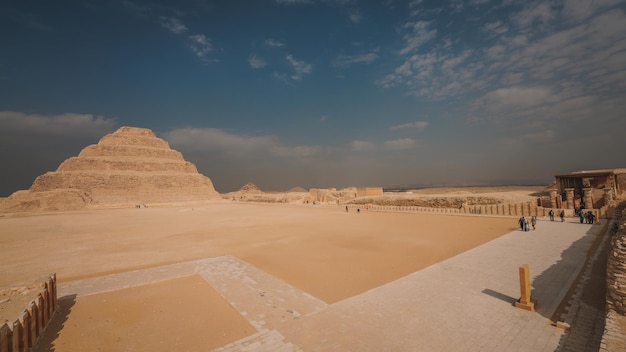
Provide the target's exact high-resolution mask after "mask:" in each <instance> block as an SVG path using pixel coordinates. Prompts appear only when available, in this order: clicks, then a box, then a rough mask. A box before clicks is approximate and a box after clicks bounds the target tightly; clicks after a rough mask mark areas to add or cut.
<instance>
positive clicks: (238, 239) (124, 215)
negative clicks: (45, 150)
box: [0, 202, 516, 351]
mask: <svg viewBox="0 0 626 352" xmlns="http://www.w3.org/2000/svg"><path fill="white" fill-rule="evenodd" d="M515 228H516V220H515V219H512V218H488V217H468V216H442V215H428V214H403V213H378V212H367V211H362V212H361V213H360V214H357V213H354V212H350V213H346V212H345V210H344V208H343V207H335V206H322V207H315V206H311V205H309V206H304V205H277V204H250V203H240V202H221V203H215V204H210V205H206V206H201V207H193V208H192V207H159V208H156V207H155V208H152V207H151V208H142V209H134V208H133V209H109V210H89V211H80V212H67V213H48V214H5V215H4V216H2V217H0V234H1V235H0V258H2V260H1V262H0V265H1V267H2V273H3V275H2V276H1V277H0V287H10V286H15V285H18V284H20V283H27V282H30V281H31V280H35V279H37V278H38V277H41V276H43V275H46V274H47V273H51V272H56V273H57V276H58V280H59V281H60V282H64V281H71V280H76V279H80V278H88V277H95V276H100V275H106V274H111V273H117V272H125V271H130V270H135V269H141V268H149V267H154V266H160V265H164V264H169V263H177V262H183V261H189V260H195V259H202V258H209V257H215V256H221V255H232V256H235V257H237V258H239V259H241V260H244V261H246V262H248V263H249V264H251V265H253V266H255V267H257V268H259V269H261V270H263V271H265V272H267V273H269V274H271V275H274V276H276V277H278V278H280V279H282V280H284V281H286V282H288V283H290V284H291V285H293V286H295V287H297V288H299V289H300V290H302V291H305V292H307V293H309V294H311V295H313V296H314V297H316V298H318V299H321V300H323V301H325V302H327V303H333V302H337V301H340V300H343V299H345V298H348V297H351V296H353V295H356V294H359V293H362V292H365V291H367V290H369V289H371V288H374V287H377V286H380V285H382V284H385V283H387V282H390V281H392V280H395V279H397V278H400V277H402V276H405V275H407V274H409V273H412V272H414V271H417V270H419V269H421V268H424V267H426V266H429V265H431V264H433V263H436V262H439V261H441V260H443V259H446V258H449V257H451V256H454V255H456V254H458V253H461V252H463V251H466V250H468V249H470V248H473V247H475V246H477V245H479V244H481V243H485V242H487V241H490V240H492V239H494V238H496V237H498V236H500V235H502V234H505V233H508V232H510V231H511V230H514V229H515ZM194 285H198V283H197V282H194V281H193V280H187V281H185V280H182V281H181V282H179V283H177V284H176V285H175V287H176V290H177V292H180V293H181V295H183V294H188V293H189V292H192V291H195V290H196V288H194V287H195V286H194ZM170 287H171V286H170ZM145 289H146V290H149V289H151V290H155V288H145ZM208 289H209V290H210V286H209V288H208ZM163 290H165V291H164V292H166V291H167V290H168V289H167V288H166V287H163ZM139 291H141V290H139ZM156 291H158V289H157V290H156ZM146 292H148V291H146ZM170 294H173V295H175V294H176V293H171V292H170ZM99 295H100V294H98V295H96V296H99ZM134 295H141V293H136V294H134ZM164 295H166V294H165V293H164ZM132 297H133V295H131V294H128V293H119V295H118V296H116V297H98V298H97V299H98V300H107V301H114V302H118V303H116V304H119V305H124V304H126V305H127V307H131V306H132V307H136V309H139V308H138V307H140V306H141V305H139V306H138V305H129V304H128V303H123V301H124V300H131V301H132V300H133V298H132ZM136 300H137V298H135V299H134V301H136ZM215 301H216V300H213V301H211V300H207V302H206V307H207V309H208V310H210V311H213V314H211V316H212V318H213V319H217V321H220V320H222V319H224V320H228V319H231V318H232V319H234V320H233V321H234V324H235V327H233V328H232V329H231V330H232V331H233V333H232V334H231V335H229V338H233V336H240V335H241V334H244V335H245V334H246V333H249V328H250V327H249V324H248V323H247V322H246V321H245V320H243V319H237V317H232V316H231V317H230V318H228V314H226V313H224V314H226V315H225V316H224V317H215V314H217V313H215V312H219V311H220V309H221V311H225V312H227V311H228V309H227V307H228V305H227V303H226V302H215ZM217 301H219V300H217ZM185 302H187V304H188V306H185ZM192 302H194V303H192ZM195 302H197V300H195V299H189V300H181V303H180V305H179V306H178V311H181V312H185V311H187V312H192V311H193V309H197V307H196V304H195ZM106 307H107V306H100V305H97V304H94V303H93V301H92V300H90V298H89V296H87V297H78V298H77V299H76V302H75V303H74V304H73V306H72V308H71V314H69V315H68V317H67V321H66V322H64V324H63V325H62V327H60V328H59V329H60V332H59V333H58V336H55V338H54V339H53V340H52V341H48V343H47V346H48V347H50V346H55V347H56V349H55V350H56V351H63V350H65V351H72V350H76V348H79V349H80V350H84V349H83V348H82V347H77V346H80V344H79V345H71V344H69V345H68V344H67V341H74V343H80V341H83V340H84V339H86V338H88V337H89V338H91V339H93V336H94V335H93V332H89V330H88V329H86V326H92V324H91V323H90V322H93V319H96V318H95V317H99V318H98V320H102V319H104V320H106V318H105V316H106V314H111V317H110V318H111V319H112V320H113V319H117V320H116V321H117V324H122V325H125V324H127V325H128V326H127V327H130V328H133V329H135V328H137V329H139V328H138V327H136V326H135V325H136V324H139V323H140V321H141V320H140V319H139V320H137V319H135V320H133V319H122V318H121V317H120V316H119V314H122V312H120V311H117V312H118V313H115V311H113V310H111V309H110V307H109V308H106ZM218 308H219V309H218ZM159 309H160V308H159ZM5 313H7V314H8V317H9V318H7V319H14V318H10V317H11V316H12V313H11V312H6V311H5ZM16 314H17V313H16ZM115 314H118V315H117V316H116V315H115ZM133 314H140V313H137V312H135V313H133V312H132V309H130V308H127V309H126V310H125V311H124V312H123V316H122V317H124V316H132V315H133ZM190 314H193V313H190ZM220 314H221V313H220ZM144 328H145V327H144ZM148 329H150V327H148ZM105 330H108V328H107V329H105ZM216 334H218V335H222V336H223V335H224V334H225V333H223V332H217V333H216ZM111 336H115V334H114V333H112V335H109V340H107V339H104V340H102V341H101V343H102V344H107V345H106V346H108V348H110V350H116V348H119V346H120V345H119V341H116V340H115V338H112V337H111ZM163 336H167V335H161V337H162V338H163ZM217 337H219V336H215V337H212V336H206V334H204V335H199V336H197V338H198V339H199V340H198V341H196V343H197V344H196V345H194V346H196V348H198V350H206V348H207V346H206V345H203V344H202V341H203V340H205V339H211V340H214V339H216V338H217ZM111 339H112V340H111ZM107 341H108V342H107ZM216 341H217V340H216ZM220 343H221V342H220ZM63 346H65V348H64V347H63ZM72 346H73V347H72ZM116 346H117V347H116ZM186 349H188V350H194V348H193V347H190V346H187V347H186ZM44 350H46V349H45V346H44ZM145 350H155V349H154V348H149V349H145ZM157 350H158V349H157Z"/></svg>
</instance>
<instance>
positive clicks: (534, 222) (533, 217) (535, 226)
mask: <svg viewBox="0 0 626 352" xmlns="http://www.w3.org/2000/svg"><path fill="white" fill-rule="evenodd" d="M530 223H531V224H532V225H533V230H535V229H536V228H537V217H536V216H534V215H533V216H532V217H531V218H530Z"/></svg>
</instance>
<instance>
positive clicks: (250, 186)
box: [239, 182, 263, 193]
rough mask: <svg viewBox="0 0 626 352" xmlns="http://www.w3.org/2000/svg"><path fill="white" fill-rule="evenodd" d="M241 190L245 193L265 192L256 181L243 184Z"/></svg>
mask: <svg viewBox="0 0 626 352" xmlns="http://www.w3.org/2000/svg"><path fill="white" fill-rule="evenodd" d="M239 192H243V193H263V191H262V190H261V189H260V188H259V187H258V186H257V185H255V184H254V183H252V182H248V183H246V184H245V185H243V186H241V188H240V189H239Z"/></svg>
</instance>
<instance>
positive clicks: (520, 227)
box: [517, 216, 525, 231]
mask: <svg viewBox="0 0 626 352" xmlns="http://www.w3.org/2000/svg"><path fill="white" fill-rule="evenodd" d="M524 220H525V219H524V217H523V216H522V217H521V218H519V220H517V222H518V223H519V229H520V230H522V231H524Z"/></svg>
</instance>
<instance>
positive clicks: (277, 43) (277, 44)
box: [265, 38, 285, 48]
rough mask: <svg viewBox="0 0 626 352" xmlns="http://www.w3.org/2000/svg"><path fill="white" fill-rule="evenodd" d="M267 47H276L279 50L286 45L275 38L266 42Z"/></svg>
mask: <svg viewBox="0 0 626 352" xmlns="http://www.w3.org/2000/svg"><path fill="white" fill-rule="evenodd" d="M265 45H267V46H271V47H274V48H279V47H281V46H285V43H283V42H281V41H278V40H276V39H274V38H269V39H266V40H265Z"/></svg>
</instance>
